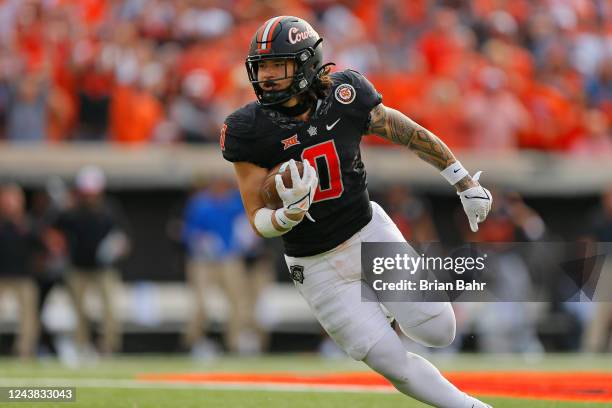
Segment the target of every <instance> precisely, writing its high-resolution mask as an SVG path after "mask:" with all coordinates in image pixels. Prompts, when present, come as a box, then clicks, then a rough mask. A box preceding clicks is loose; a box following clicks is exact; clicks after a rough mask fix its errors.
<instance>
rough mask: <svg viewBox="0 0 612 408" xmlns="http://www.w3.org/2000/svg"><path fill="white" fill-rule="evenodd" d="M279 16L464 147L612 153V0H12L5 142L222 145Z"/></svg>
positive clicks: (0, 114)
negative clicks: (225, 126) (303, 25)
mask: <svg viewBox="0 0 612 408" xmlns="http://www.w3.org/2000/svg"><path fill="white" fill-rule="evenodd" d="M279 14H281V15H296V16H299V17H302V18H305V19H306V20H308V21H310V22H311V23H312V25H313V26H314V27H315V29H317V30H318V31H319V33H320V34H321V35H322V36H323V38H324V39H325V42H324V46H325V59H326V61H333V62H335V63H336V69H345V68H353V69H356V70H358V71H361V72H362V73H364V74H365V75H366V76H368V78H370V79H371V80H372V82H373V83H374V84H375V85H376V87H377V88H378V89H379V91H380V92H381V93H382V94H383V98H384V103H385V104H387V105H389V106H392V107H395V108H398V109H401V110H402V111H404V112H405V113H406V114H408V115H409V116H411V117H412V118H413V119H415V120H416V121H418V122H420V123H421V124H423V125H424V126H426V127H428V128H430V129H431V130H432V131H434V132H435V133H437V134H438V135H439V136H440V137H441V138H442V139H443V140H445V141H447V143H448V144H449V145H450V146H451V147H452V148H458V149H459V148H462V149H472V150H505V151H507V150H515V149H518V148H523V149H539V150H554V151H564V152H571V153H574V154H576V155H585V156H594V155H612V136H611V132H610V127H611V126H610V123H611V122H612V6H611V5H610V3H609V2H608V1H606V0H543V1H529V0H473V1H457V0H372V1H358V0H342V1H327V0H301V1H298V0H283V1H280V0H267V1H254V0H233V1H214V0H78V1H77V0H2V1H0V22H1V24H0V121H1V122H2V125H1V126H0V129H1V131H2V136H1V137H2V138H4V139H7V140H10V141H14V142H40V141H63V140H98V141H99V140H108V141H114V142H120V143H149V142H153V143H174V142H201V143H216V142H217V139H218V134H219V131H218V130H219V128H220V124H221V122H222V121H223V119H224V117H225V116H226V115H227V114H228V113H229V112H231V111H232V110H234V109H235V108H237V107H238V106H240V105H242V104H244V103H247V102H249V101H251V100H253V99H254V95H253V92H252V88H251V86H250V84H249V83H248V81H247V75H246V72H245V69H244V58H245V54H246V52H247V49H248V44H249V41H250V39H251V36H252V35H253V33H254V32H255V31H256V29H257V28H258V27H259V26H260V25H261V24H262V23H263V22H264V21H265V20H267V19H268V18H270V17H271V16H274V15H279ZM369 141H370V142H371V143H382V142H380V141H378V140H375V139H373V138H372V139H369Z"/></svg>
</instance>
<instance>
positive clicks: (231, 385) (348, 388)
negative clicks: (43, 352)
mask: <svg viewBox="0 0 612 408" xmlns="http://www.w3.org/2000/svg"><path fill="white" fill-rule="evenodd" d="M26 386H33V387H37V386H42V387H85V388H134V389H151V388H169V389H170V388H176V389H202V390H237V391H239V390H255V391H294V392H300V391H311V392H351V393H381V394H391V393H395V392H397V391H395V389H394V388H392V387H390V386H384V385H377V386H372V387H362V386H358V385H336V384H333V385H326V384H279V383H242V382H240V383H235V382H222V383H216V382H215V383H204V382H199V381H197V382H196V381H193V382H172V381H138V380H130V379H120V380H113V379H107V378H0V387H26Z"/></svg>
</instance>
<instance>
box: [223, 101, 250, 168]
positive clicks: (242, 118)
mask: <svg viewBox="0 0 612 408" xmlns="http://www.w3.org/2000/svg"><path fill="white" fill-rule="evenodd" d="M258 107H259V105H258V104H257V103H256V102H251V103H249V104H247V105H244V106H242V107H241V108H239V109H237V110H235V111H234V112H232V113H231V114H230V115H229V116H227V118H225V121H224V122H223V125H222V126H221V134H220V136H219V145H220V147H221V151H222V153H223V157H224V158H225V159H226V160H228V161H230V162H240V161H248V162H253V161H254V160H253V157H252V154H253V149H252V147H253V143H254V142H255V139H256V138H257V131H256V129H257V127H256V116H257V109H258Z"/></svg>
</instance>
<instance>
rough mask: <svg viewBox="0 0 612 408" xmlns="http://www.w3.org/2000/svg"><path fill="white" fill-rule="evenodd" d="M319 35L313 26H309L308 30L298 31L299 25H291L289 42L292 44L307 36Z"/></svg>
mask: <svg viewBox="0 0 612 408" xmlns="http://www.w3.org/2000/svg"><path fill="white" fill-rule="evenodd" d="M315 35H317V33H316V31H315V30H313V29H312V27H308V29H306V31H298V28H297V27H291V28H290V29H289V42H290V43H291V44H295V43H299V42H300V41H303V40H305V39H307V38H310V37H312V36H315Z"/></svg>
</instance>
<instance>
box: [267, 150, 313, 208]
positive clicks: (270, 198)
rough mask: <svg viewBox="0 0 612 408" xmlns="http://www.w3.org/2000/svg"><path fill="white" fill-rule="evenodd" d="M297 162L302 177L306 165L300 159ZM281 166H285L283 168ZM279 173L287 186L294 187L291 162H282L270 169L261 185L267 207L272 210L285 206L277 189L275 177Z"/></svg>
mask: <svg viewBox="0 0 612 408" xmlns="http://www.w3.org/2000/svg"><path fill="white" fill-rule="evenodd" d="M295 164H296V167H297V169H298V172H299V174H300V177H302V176H303V175H304V165H303V164H302V162H299V161H296V162H295ZM283 166H284V167H283ZM281 167H283V168H282V170H281ZM277 174H280V175H281V177H282V180H283V184H284V185H285V187H286V188H291V187H293V181H292V180H291V170H290V169H289V162H284V163H280V164H279V165H278V166H276V167H274V168H273V169H272V170H270V172H269V173H268V175H267V176H266V178H265V179H264V181H263V183H262V185H261V190H260V195H261V198H262V200H263V202H264V204H265V205H266V207H267V208H270V209H272V210H276V209H279V208H282V207H283V200H281V198H280V196H279V195H278V191H277V190H276V180H275V179H274V178H275V177H276V175H277Z"/></svg>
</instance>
